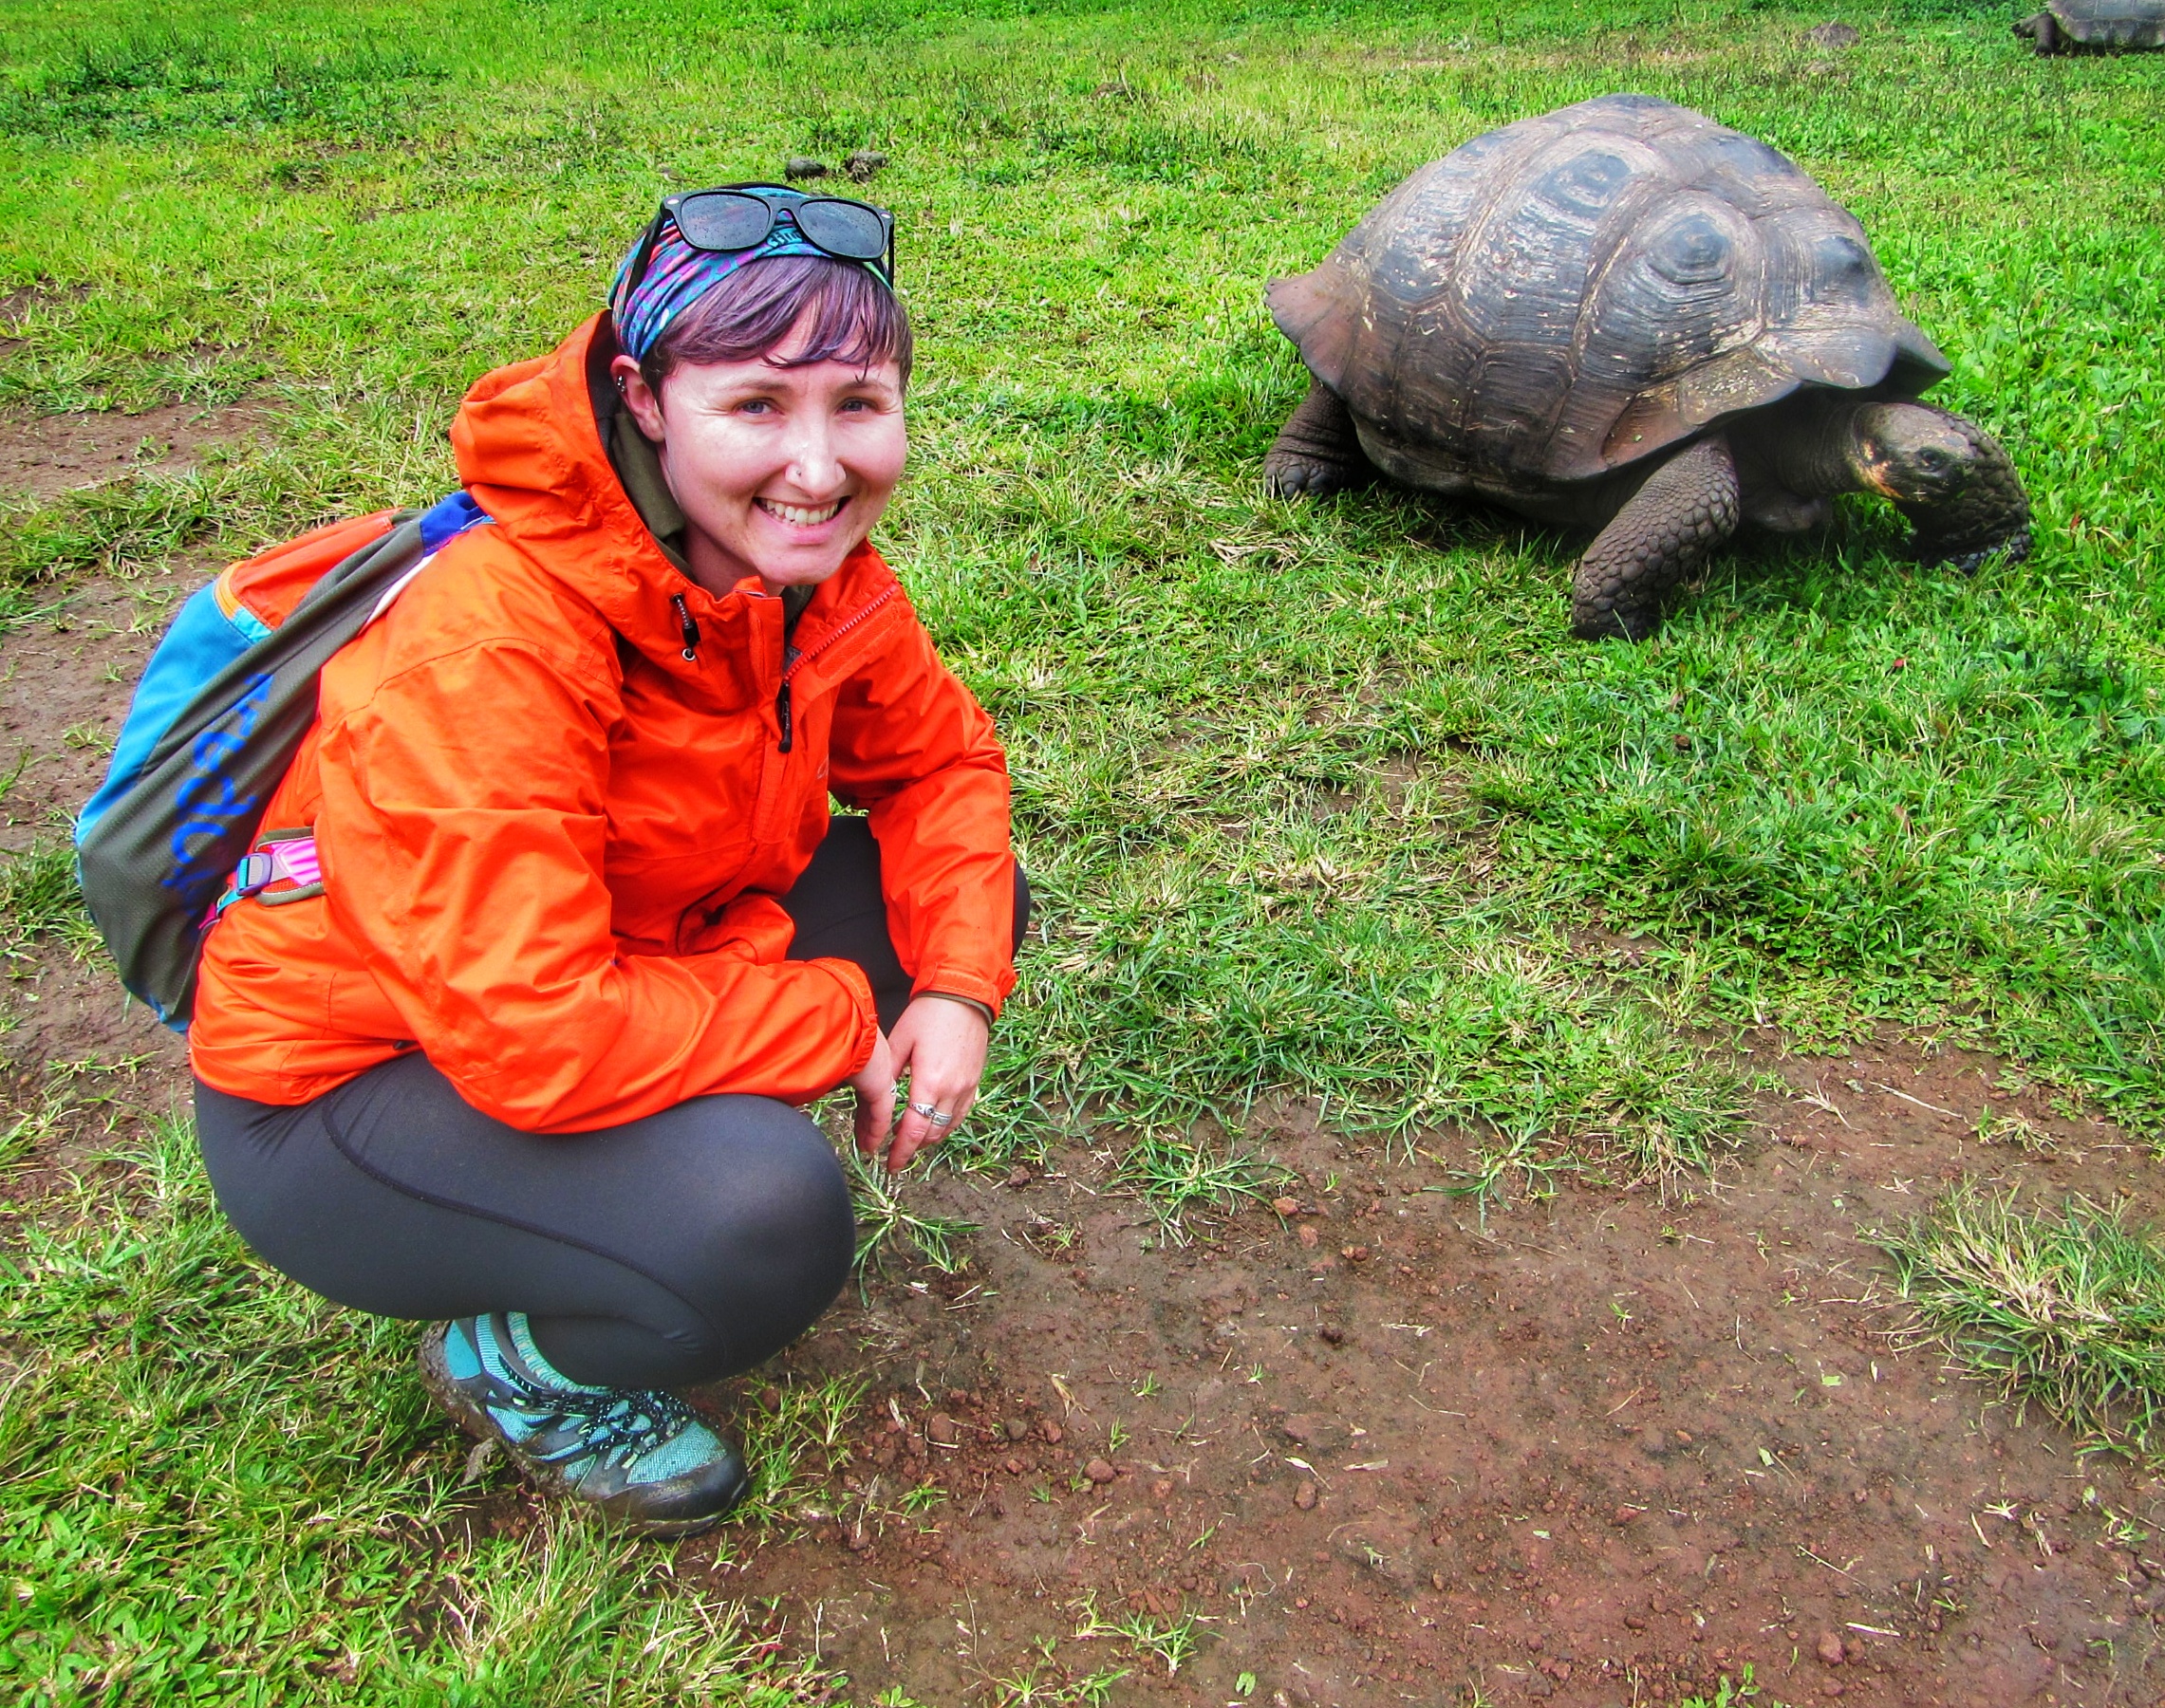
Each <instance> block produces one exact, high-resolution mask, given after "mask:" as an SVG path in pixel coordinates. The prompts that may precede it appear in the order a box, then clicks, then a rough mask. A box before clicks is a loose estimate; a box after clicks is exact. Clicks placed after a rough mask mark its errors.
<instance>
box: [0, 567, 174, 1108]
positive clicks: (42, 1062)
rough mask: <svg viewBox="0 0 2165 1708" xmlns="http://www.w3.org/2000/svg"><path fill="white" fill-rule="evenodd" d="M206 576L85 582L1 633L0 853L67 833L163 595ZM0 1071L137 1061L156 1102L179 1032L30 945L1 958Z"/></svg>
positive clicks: (160, 621)
mask: <svg viewBox="0 0 2165 1708" xmlns="http://www.w3.org/2000/svg"><path fill="white" fill-rule="evenodd" d="M211 573H212V568H211V566H209V565H206V564H200V563H188V564H185V565H182V566H177V567H176V568H175V569H174V570H173V571H172V572H170V573H168V574H165V575H161V576H155V577H148V576H146V577H142V578H139V579H136V580H132V581H126V582H121V581H116V580H112V579H104V580H100V581H95V582H90V583H87V584H85V585H83V586H81V587H79V588H77V589H75V590H74V591H73V592H71V593H69V594H67V595H65V597H63V598H61V599H59V600H56V601H55V603H56V604H57V605H58V607H59V608H58V609H56V610H53V611H51V612H50V613H49V614H48V615H47V616H46V617H45V618H44V619H42V620H40V621H36V622H28V623H25V624H23V625H21V626H19V627H16V628H14V629H12V630H9V631H8V632H7V633H5V634H0V777H5V776H7V775H8V774H9V772H13V773H14V780H13V782H12V783H11V784H10V785H9V787H8V789H6V791H5V793H4V794H0V852H5V853H13V852H17V851H20V850H22V849H25V848H28V847H29V846H31V845H33V844H42V845H50V844H53V843H55V842H65V840H66V839H67V836H68V825H69V823H70V822H71V821H72V819H73V816H74V814H75V813H76V811H77V810H78V809H80V808H81V807H82V805H83V803H84V801H86V800H88V799H89V798H90V796H91V794H92V793H93V792H94V791H95V790H96V789H97V787H98V785H99V783H100V782H101V781H102V780H103V777H104V774H105V763H106V760H107V759H108V757H109V756H110V754H111V752H112V743H113V739H114V737H115V736H117V735H118V734H119V733H120V729H121V719H122V718H124V717H125V716H126V715H127V710H128V702H129V699H130V698H131V697H132V696H133V695H134V693H135V682H136V678H137V677H139V676H140V674H141V673H142V666H143V662H144V660H145V659H148V658H149V657H150V653H151V649H152V648H153V647H154V646H156V645H157V644H158V637H159V633H160V632H161V630H162V629H163V627H164V625H165V622H166V621H167V620H168V618H169V617H170V616H171V614H172V611H173V608H174V605H175V603H177V600H178V599H179V598H180V597H181V596H182V595H183V594H184V593H186V592H189V591H192V590H193V589H194V588H195V587H196V585H200V584H201V583H202V582H203V581H205V580H207V579H208V578H209V576H210V574H211ZM18 766H19V767H20V769H19V770H18V769H17V768H18ZM4 924H5V922H4V921H0V925H4ZM0 970H4V976H0V1073H5V1074H6V1075H7V1076H8V1077H9V1078H15V1079H22V1080H27V1081H28V1082H31V1083H35V1082H36V1081H38V1080H40V1079H42V1077H43V1075H44V1072H45V1070H46V1069H47V1068H48V1067H49V1066H51V1065H55V1064H65V1063H79V1062H86V1061H95V1062H101V1063H108V1064H109V1063H115V1062H121V1061H132V1060H135V1059H136V1058H138V1057H147V1058H148V1059H147V1061H146V1062H145V1064H144V1066H145V1068H147V1069H149V1070H150V1072H151V1075H152V1077H151V1079H150V1081H149V1082H148V1083H147V1084H146V1085H144V1086H141V1087H140V1090H141V1092H142V1093H143V1094H144V1095H147V1096H151V1097H153V1098H154V1100H155V1102H156V1104H157V1105H159V1106H164V1105H166V1103H167V1102H168V1101H169V1098H170V1096H171V1095H173V1094H175V1093H177V1088H178V1086H179V1084H180V1080H181V1076H180V1073H179V1068H180V1066H181V1064H182V1061H183V1057H184V1051H183V1050H182V1049H181V1047H180V1041H179V1039H178V1038H177V1036H176V1035H175V1034H174V1033H172V1032H169V1031H167V1030H166V1029H165V1028H164V1027H162V1026H160V1025H159V1024H158V1023H157V1021H156V1020H155V1019H153V1018H152V1017H151V1015H150V1013H149V1012H148V1011H147V1010H145V1009H143V1008H141V1007H140V1006H135V1005H131V1004H129V1003H128V1002H127V998H126V993H124V992H122V991H121V988H120V986H119V984H118V983H117V982H116V981H115V979H114V977H113V975H112V969H111V967H110V966H109V965H107V964H105V963H104V961H103V958H102V957H101V958H93V959H87V960H79V959H77V958H75V957H74V956H71V955H69V954H68V953H67V952H66V951H65V949H63V948H61V947H60V946H58V945H56V944H51V943H39V944H31V945H28V946H27V947H24V948H19V949H17V950H16V951H14V952H13V953H11V954H8V955H7V956H5V957H4V958H0Z"/></svg>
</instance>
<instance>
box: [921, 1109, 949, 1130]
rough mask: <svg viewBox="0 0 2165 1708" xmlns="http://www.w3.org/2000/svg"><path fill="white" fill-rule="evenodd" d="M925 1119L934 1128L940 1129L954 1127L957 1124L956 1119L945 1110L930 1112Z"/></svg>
mask: <svg viewBox="0 0 2165 1708" xmlns="http://www.w3.org/2000/svg"><path fill="white" fill-rule="evenodd" d="M924 1119H925V1120H927V1121H929V1122H930V1123H932V1124H933V1125H934V1126H938V1127H943V1126H952V1125H954V1123H955V1118H954V1117H953V1116H952V1115H950V1114H948V1113H947V1111H946V1110H944V1109H933V1110H930V1111H928V1112H927V1113H926V1115H925V1117H924Z"/></svg>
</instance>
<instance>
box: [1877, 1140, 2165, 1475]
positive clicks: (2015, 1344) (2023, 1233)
mask: <svg viewBox="0 0 2165 1708" xmlns="http://www.w3.org/2000/svg"><path fill="white" fill-rule="evenodd" d="M1884 1244H1885V1247H1886V1250H1887V1252H1888V1253H1889V1254H1890V1255H1891V1256H1893V1258H1894V1266H1895V1273H1896V1276H1897V1278H1898V1280H1899V1283H1900V1286H1901V1290H1902V1296H1903V1297H1904V1298H1906V1299H1907V1300H1909V1301H1910V1303H1911V1304H1912V1306H1913V1307H1914V1309H1915V1311H1916V1327H1915V1333H1916V1334H1917V1336H1918V1337H1919V1338H1924V1339H1930V1340H1932V1341H1935V1342H1937V1343H1938V1344H1940V1345H1942V1346H1945V1347H1946V1348H1947V1350H1948V1352H1949V1354H1950V1356H1951V1357H1952V1358H1953V1360H1954V1361H1955V1362H1956V1363H1957V1364H1959V1365H1962V1366H1964V1367H1965V1368H1967V1369H1968V1370H1969V1371H1970V1372H1971V1373H1973V1374H1975V1375H1977V1376H1981V1377H1984V1378H1986V1379H1988V1380H1990V1381H1994V1382H1997V1383H2001V1384H2003V1385H2004V1386H2005V1387H2006V1390H2007V1391H2008V1392H2009V1393H2010V1394H2012V1395H2014V1396H2015V1397H2016V1398H2017V1399H2018V1400H2035V1401H2037V1402H2039V1403H2040V1404H2042V1405H2043V1406H2044V1409H2045V1410H2046V1411H2047V1412H2049V1413H2050V1414H2051V1415H2052V1416H2053V1417H2054V1418H2056V1419H2057V1420H2060V1421H2061V1422H2062V1423H2063V1424H2065V1425H2066V1426H2067V1427H2068V1428H2069V1429H2071V1430H2073V1431H2075V1432H2076V1434H2077V1435H2079V1436H2080V1437H2081V1438H2082V1439H2083V1441H2084V1442H2085V1444H2087V1445H2089V1446H2092V1447H2111V1448H2117V1449H2125V1450H2130V1451H2133V1452H2136V1453H2138V1454H2149V1453H2152V1452H2154V1451H2155V1450H2156V1449H2157V1448H2158V1447H2160V1446H2165V1439H2159V1437H2158V1430H2159V1425H2160V1423H2161V1421H2165V1247H2160V1245H2159V1244H2158V1243H2157V1242H2156V1240H2155V1239H2153V1238H2152V1237H2150V1236H2149V1235H2147V1234H2145V1233H2139V1232H2136V1231H2133V1230H2131V1229H2129V1228H2128V1227H2127V1226H2126V1225H2125V1223H2124V1221H2123V1219H2122V1216H2121V1214H2120V1213H2119V1212H2118V1211H2117V1210H2105V1209H2100V1208H2099V1207H2098V1206H2096V1205H2094V1204H2091V1203H2088V1202H2086V1201H2084V1200H2082V1199H2081V1198H2076V1199H2072V1200H2070V1201H2069V1202H2068V1203H2067V1204H2066V1205H2065V1206H2064V1208H2063V1209H2062V1212H2061V1214H2060V1215H2059V1216H2036V1215H2031V1214H2029V1213H2027V1212H2025V1211H2024V1210H2023V1209H2021V1208H2020V1207H2018V1205H2017V1204H2016V1201H2015V1197H2014V1195H2013V1194H2012V1193H2011V1192H2010V1193H2008V1194H2007V1195H2006V1196H2004V1197H1995V1196H1992V1195H1990V1194H1988V1193H1985V1192H1983V1191H1980V1190H1979V1189H1978V1188H1977V1187H1976V1186H1975V1185H1974V1184H1973V1183H1970V1182H1969V1181H1964V1182H1960V1183H1958V1184H1956V1185H1955V1186H1953V1187H1951V1188H1950V1190H1949V1191H1948V1192H1947V1193H1946V1194H1945V1195H1944V1196H1942V1197H1941V1198H1940V1200H1939V1202H1938V1203H1936V1204H1935V1205H1933V1206H1932V1209H1931V1211H1929V1212H1928V1213H1927V1214H1926V1215H1924V1216H1920V1217H1918V1218H1917V1219H1916V1220H1915V1221H1913V1223H1911V1224H1910V1226H1909V1227H1908V1228H1907V1229H1905V1230H1903V1231H1902V1232H1900V1233H1898V1234H1895V1235H1892V1236H1889V1237H1888V1238H1886V1239H1885V1241H1884Z"/></svg>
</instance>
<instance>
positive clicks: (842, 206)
mask: <svg viewBox="0 0 2165 1708" xmlns="http://www.w3.org/2000/svg"><path fill="white" fill-rule="evenodd" d="M791 211H792V213H794V214H795V216H796V222H797V229H798V230H799V231H801V232H803V233H804V234H805V235H806V236H807V237H809V238H811V239H812V242H814V243H816V244H818V245H819V247H820V248H821V249H823V250H825V251H827V252H828V253H829V254H831V255H844V256H847V257H848V258H849V259H850V260H852V261H877V260H878V259H879V258H880V257H881V256H882V255H884V254H886V253H887V226H886V224H885V223H884V222H883V221H882V220H881V218H880V216H879V214H878V213H875V212H873V211H872V210H871V209H870V208H868V207H867V206H866V205H865V204H864V203H863V202H851V201H837V200H829V199H821V200H818V201H808V202H804V203H801V204H799V205H798V206H797V207H796V208H794V209H793V210H791Z"/></svg>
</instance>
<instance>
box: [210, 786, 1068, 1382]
mask: <svg viewBox="0 0 2165 1708" xmlns="http://www.w3.org/2000/svg"><path fill="white" fill-rule="evenodd" d="M782 905H783V906H784V907H785V908H787V909H788V910H789V914H790V917H791V918H792V919H793V920H794V921H795V922H796V936H795V938H794V939H793V942H792V943H791V946H790V953H791V955H792V956H793V957H794V958H797V959H804V960H809V959H812V957H814V956H843V957H847V958H848V959H849V960H853V961H855V962H856V963H857V964H858V965H859V966H860V967H862V968H864V969H865V973H866V975H867V977H868V978H869V980H870V981H871V986H872V993H873V996H874V998H875V1000H876V1001H877V1002H878V1004H879V1010H880V1023H881V1025H882V1026H885V1027H891V1026H893V1024H894V1023H895V1021H896V1020H897V1019H898V1018H900V1017H901V1013H902V1011H903V1009H904V1008H905V1007H906V1006H907V1004H908V1001H909V978H908V975H906V974H905V973H904V972H903V969H902V962H901V960H900V958H899V957H898V956H897V955H896V953H895V948H894V944H893V942H892V941H891V940H890V938H888V936H887V910H886V906H885V904H884V903H883V901H882V900H881V896H880V866H879V850H878V847H877V845H875V844H874V843H873V841H872V838H871V835H870V833H869V832H868V829H867V828H866V826H865V823H864V821H863V820H862V819H854V818H838V819H836V820H834V821H833V823H832V825H831V826H830V828H829V831H828V835H827V838H826V840H825V841H824V842H823V843H822V844H821V845H820V847H819V851H818V853H817V854H816V855H814V856H813V858H812V864H811V865H810V867H808V868H807V869H806V871H805V874H804V876H803V877H802V878H801V879H799V880H798V881H797V883H796V885H795V887H794V888H793V889H792V890H791V892H790V893H789V895H787V896H785V897H784V898H783V899H782ZM1028 912H1029V891H1028V888H1027V886H1026V885H1025V884H1024V882H1023V881H1022V877H1021V873H1020V872H1019V870H1018V871H1017V874H1016V907H1015V934H1016V941H1017V944H1019V943H1020V941H1021V937H1022V930H1023V926H1024V923H1025V921H1026V920H1027V918H1028ZM196 1130H197V1132H198V1134H199V1135H200V1137H201V1141H202V1146H203V1162H204V1166H205V1167H206V1168H207V1169H208V1170H209V1172H210V1176H211V1183H212V1185H213V1186H214V1187H215V1189H216V1191H217V1195H218V1203H219V1205H220V1206H221V1207H222V1208H223V1209H224V1211H225V1213H226V1215H227V1216H228V1217H229V1218H230V1219H231V1220H232V1222H233V1226H234V1227H235V1228H236V1229H238V1230H239V1232H240V1235H241V1237H242V1238H244V1239H246V1240H247V1241H248V1243H249V1244H250V1245H251V1246H252V1247H253V1248H254V1250H255V1252H256V1253H257V1254H258V1255H259V1256H261V1257H262V1258H263V1260H264V1261H265V1262H267V1263H269V1264H270V1265H271V1267H272V1268H274V1269H277V1270H280V1271H282V1272H285V1273H286V1274H288V1275H289V1276H291V1277H292V1278H293V1279H294V1280H295V1281H298V1282H299V1283H300V1284H301V1285H302V1286H304V1287H306V1288H308V1289H309V1290H312V1291H315V1292H318V1293H321V1294H322V1295H323V1296H324V1297H326V1298H327V1299H331V1300H335V1301H336V1302H337V1303H339V1304H341V1305H350V1306H352V1307H354V1308H355V1309H360V1310H366V1311H371V1312H373V1313H375V1314H376V1315H378V1316H388V1317H408V1318H417V1319H433V1318H443V1317H460V1316H472V1315H476V1314H478V1313H480V1312H484V1311H493V1310H523V1311H525V1312H527V1313H528V1315H529V1316H530V1317H531V1319H532V1325H533V1331H534V1339H535V1341H536V1343H537V1344H538V1345H539V1346H540V1348H541V1351H542V1355H543V1356H544V1357H546V1358H547V1359H548V1360H549V1362H550V1363H551V1364H552V1365H555V1366H556V1367H557V1369H559V1370H561V1371H562V1372H563V1373H564V1374H565V1375H567V1376H569V1377H571V1378H572V1379H574V1380H575V1381H580V1382H590V1383H606V1384H608V1385H610V1386H616V1387H687V1386H691V1385H693V1384H696V1383H702V1382H712V1381H715V1380H717V1379H719V1378H720V1377H723V1376H728V1375H732V1374H734V1373H735V1372H737V1371H738V1370H743V1369H747V1368H749V1367H750V1366H751V1365H756V1364H757V1363H758V1362H759V1361H760V1360H762V1359H764V1358H769V1357H771V1356H773V1355H774V1354H775V1353H776V1352H778V1351H780V1350H781V1348H782V1347H784V1346H788V1345H789V1344H790V1342H792V1341H793V1340H794V1339H796V1337H797V1336H798V1335H800V1334H802V1333H803V1332H804V1331H805V1329H807V1328H809V1327H811V1326H812V1323H813V1322H814V1321H816V1320H817V1319H818V1317H819V1314H820V1313H821V1312H822V1311H824V1310H825V1309H827V1308H828V1306H829V1305H830V1304H831V1303H832V1302H833V1300H834V1296H835V1294H837V1293H838V1292H840V1291H841V1290H842V1284H843V1282H844V1281H846V1280H847V1279H848V1278H849V1260H850V1254H851V1251H852V1247H853V1241H854V1237H855V1229H854V1227H853V1225H852V1220H851V1216H850V1209H849V1187H848V1185H847V1183H846V1182H845V1180H844V1178H843V1174H842V1167H841V1164H840V1162H839V1161H837V1160H836V1159H835V1155H834V1151H833V1147H832V1146H831V1145H830V1144H829V1142H827V1139H826V1138H825V1136H824V1135H822V1134H821V1132H820V1131H819V1129H818V1127H817V1126H815V1125H814V1124H813V1123H812V1121H811V1119H810V1118H809V1117H807V1116H806V1115H805V1114H804V1113H803V1112H802V1111H801V1110H798V1109H795V1108H793V1107H791V1106H790V1105H787V1104H783V1103H777V1102H775V1101H774V1100H773V1099H771V1098H764V1097H695V1098H693V1099H691V1100H690V1101H689V1102H687V1103H681V1104H679V1105H677V1106H676V1107H675V1108H673V1109H664V1110H663V1111H662V1112H661V1113H660V1114H658V1115H649V1116H647V1117H645V1118H644V1120H640V1121H632V1122H626V1123H625V1124H624V1125H622V1126H618V1127H611V1128H607V1129H606V1130H603V1131H600V1132H592V1133H574V1134H569V1135H539V1134H533V1133H524V1132H520V1131H519V1130H518V1129H517V1128H515V1127H511V1126H506V1125H505V1124H504V1123H502V1122H500V1121H493V1120H491V1119H490V1118H489V1117H488V1116H486V1115H482V1114H480V1113H479V1112H477V1111H476V1110H475V1109H474V1108H473V1107H472V1106H471V1105H468V1104H467V1103H466V1102H465V1101H464V1100H463V1099H461V1098H460V1097H459V1095H458V1093H457V1091H456V1090H454V1089H453V1088H452V1086H451V1083H450V1082H449V1081H448V1080H446V1079H445V1078H444V1077H443V1075H442V1074H441V1073H439V1072H438V1071H437V1069H436V1068H434V1067H432V1066H431V1065H430V1064H429V1063H428V1062H427V1061H426V1060H425V1059H423V1058H421V1057H420V1056H405V1057H401V1058H400V1059H399V1060H397V1061H394V1062H386V1063H384V1064H383V1066H382V1067H380V1068H373V1069H371V1070H370V1071H369V1072H367V1073H364V1074H363V1075H361V1077H360V1078H358V1079H355V1080H351V1081H348V1082H347V1083H346V1084H345V1085H343V1086H339V1087H337V1088H336V1089H335V1090H332V1091H328V1092H326V1093H325V1094H324V1095H323V1096H322V1097H319V1098H317V1099H316V1100H315V1101H314V1102H313V1103H309V1104H302V1105H297V1106H284V1105H274V1104H259V1103H252V1102H250V1101H249V1100H248V1099H246V1098H240V1097H231V1096H228V1095H227V1094H226V1093H225V1092H223V1091H218V1090H215V1089H214V1088H213V1087H211V1086H206V1085H204V1084H203V1083H202V1082H201V1081H200V1080H198V1081H197V1082H196Z"/></svg>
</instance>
